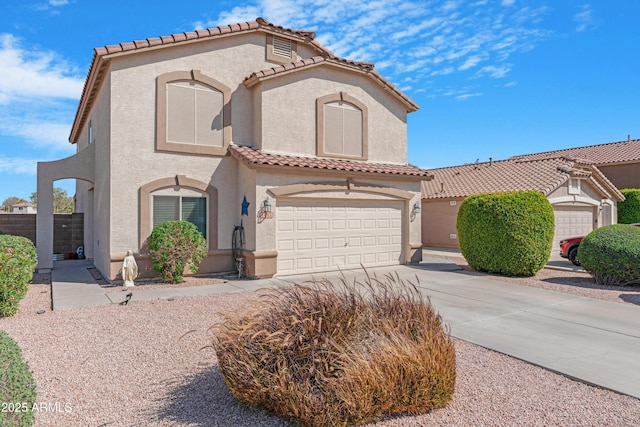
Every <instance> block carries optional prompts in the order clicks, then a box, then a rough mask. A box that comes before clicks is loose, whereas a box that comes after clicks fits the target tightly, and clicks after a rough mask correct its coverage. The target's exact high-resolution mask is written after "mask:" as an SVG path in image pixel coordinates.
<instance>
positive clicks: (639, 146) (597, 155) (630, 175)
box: [512, 137, 640, 189]
mask: <svg viewBox="0 0 640 427" xmlns="http://www.w3.org/2000/svg"><path fill="white" fill-rule="evenodd" d="M558 156H567V157H572V158H580V159H585V160H588V161H590V162H592V163H593V164H594V165H596V166H597V167H598V169H600V172H602V173H603V174H604V175H605V176H606V177H607V178H608V179H609V181H611V182H612V183H613V185H615V186H616V188H618V189H624V188H640V139H631V138H630V137H629V138H627V140H626V141H620V142H611V143H608V144H598V145H590V146H587V147H577V148H567V149H564V150H555V151H547V152H544V153H534V154H523V155H520V156H515V157H512V159H526V160H538V159H544V158H549V157H558Z"/></svg>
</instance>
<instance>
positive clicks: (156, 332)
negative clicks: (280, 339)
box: [0, 259, 640, 426]
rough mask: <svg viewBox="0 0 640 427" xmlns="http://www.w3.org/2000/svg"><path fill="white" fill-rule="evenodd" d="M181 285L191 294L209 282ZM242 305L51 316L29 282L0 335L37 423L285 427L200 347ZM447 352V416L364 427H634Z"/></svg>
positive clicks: (556, 279)
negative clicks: (33, 393) (26, 370)
mask: <svg viewBox="0 0 640 427" xmlns="http://www.w3.org/2000/svg"><path fill="white" fill-rule="evenodd" d="M456 262H459V263H460V264H461V265H464V260H460V259H457V260H456ZM45 279H46V278H45ZM189 280H190V281H191V282H192V284H194V285H195V284H199V283H203V282H206V280H207V279H193V278H191V279H189ZM501 280H507V281H509V282H513V283H514V286H522V285H526V286H537V287H543V288H547V289H554V290H558V291H562V292H569V293H574V294H578V295H584V296H590V297H594V298H601V299H606V300H610V301H616V302H619V303H622V304H640V290H639V289H638V287H635V288H621V289H614V288H610V289H609V288H607V289H599V288H598V287H596V286H595V285H593V284H592V283H591V280H590V278H589V276H587V275H585V274H581V273H571V272H559V271H554V270H546V269H545V270H543V271H542V272H540V273H539V274H538V276H536V278H535V279H501ZM40 281H41V282H42V281H43V280H42V278H40ZM45 281H46V280H45ZM252 297H255V294H254V293H243V294H233V295H223V296H210V297H197V298H180V299H175V300H171V301H160V300H158V301H150V302H135V301H133V302H132V303H130V304H129V305H127V306H119V305H112V306H102V307H93V308H83V309H74V310H62V311H56V312H53V311H51V310H50V306H51V305H50V286H49V285H47V284H33V285H30V289H29V293H28V295H27V297H26V298H25V300H23V301H22V304H21V312H20V313H19V314H18V315H16V316H14V317H12V318H5V319H0V329H3V330H5V331H7V332H8V333H9V335H10V336H12V337H13V338H14V339H15V340H16V341H18V343H19V344H20V346H21V347H22V349H23V352H24V355H25V358H26V359H27V361H28V362H29V365H30V367H31V369H32V370H33V372H34V377H35V379H36V383H37V387H38V403H40V404H42V403H44V404H47V405H48V408H52V409H54V410H53V411H51V410H49V411H42V412H41V413H39V414H38V415H37V416H36V426H289V425H291V424H289V423H287V422H285V421H283V420H281V419H279V418H276V417H273V416H270V415H268V414H266V413H264V412H262V411H260V410H256V409H252V408H247V407H243V406H241V405H240V404H238V403H237V402H236V401H235V400H234V398H233V397H232V396H231V395H230V394H229V392H228V390H227V388H226V386H225V384H224V381H223V379H222V376H221V374H220V371H219V369H218V367H217V362H216V357H215V353H214V351H213V349H212V348H211V347H210V339H209V336H210V332H209V331H208V329H209V327H210V326H212V325H213V324H215V323H216V322H218V321H220V320H221V317H220V313H221V312H222V311H225V310H241V309H242V306H243V304H244V303H245V302H246V301H247V299H248V298H252ZM38 310H45V312H44V313H43V314H37V311H38ZM456 355H457V364H458V380H457V384H456V393H455V397H454V401H453V402H452V403H451V404H450V405H449V406H448V407H447V408H444V409H441V410H437V411H434V412H432V413H429V414H425V415H417V416H410V415H407V416H403V417H394V418H390V419H386V420H382V421H380V422H378V423H375V424H374V425H376V426H426V425H435V426H453V425H455V426H477V425H485V426H531V425H545V426H556V425H558V426H559V425H562V426H614V425H615V426H635V425H637V424H638V420H639V419H640V400H638V399H635V398H632V397H628V396H622V395H619V394H616V393H614V392H610V391H606V390H601V389H598V388H595V387H591V386H588V385H585V384H582V383H578V382H575V381H572V380H570V379H568V378H565V377H563V376H561V375H557V374H554V373H552V372H548V371H546V370H544V369H541V368H538V367H535V366H532V365H529V364H527V363H525V362H522V361H519V360H516V359H513V358H510V357H508V356H504V355H501V354H498V353H495V352H492V351H489V350H486V349H483V348H481V347H477V346H475V345H472V344H469V343H466V342H464V341H459V340H456ZM56 403H58V404H59V405H58V406H56V405H55V404H56ZM65 404H66V406H65ZM67 410H68V411H67Z"/></svg>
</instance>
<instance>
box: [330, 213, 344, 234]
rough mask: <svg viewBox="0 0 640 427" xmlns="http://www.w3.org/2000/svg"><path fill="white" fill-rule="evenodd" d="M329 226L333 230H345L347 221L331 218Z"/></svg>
mask: <svg viewBox="0 0 640 427" xmlns="http://www.w3.org/2000/svg"><path fill="white" fill-rule="evenodd" d="M343 213H344V212H343ZM331 228H332V229H333V230H346V229H347V221H346V220H345V219H332V220H331Z"/></svg>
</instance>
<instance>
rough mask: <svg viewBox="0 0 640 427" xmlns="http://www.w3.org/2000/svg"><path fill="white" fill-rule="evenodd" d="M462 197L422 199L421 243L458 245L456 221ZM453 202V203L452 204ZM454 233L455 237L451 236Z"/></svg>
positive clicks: (426, 244) (447, 245)
mask: <svg viewBox="0 0 640 427" xmlns="http://www.w3.org/2000/svg"><path fill="white" fill-rule="evenodd" d="M463 200H464V197H456V198H449V199H433V200H422V211H421V212H420V213H421V216H422V244H423V245H425V246H441V247H449V248H457V247H459V243H458V237H457V236H458V231H457V229H456V221H457V219H458V210H459V209H460V204H462V201H463ZM453 203H455V204H453ZM452 235H455V238H452Z"/></svg>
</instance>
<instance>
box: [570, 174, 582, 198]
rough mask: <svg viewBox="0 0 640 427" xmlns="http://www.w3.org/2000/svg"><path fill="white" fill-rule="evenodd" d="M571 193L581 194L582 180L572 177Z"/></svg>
mask: <svg viewBox="0 0 640 427" xmlns="http://www.w3.org/2000/svg"><path fill="white" fill-rule="evenodd" d="M569 194H580V180H579V179H575V178H571V179H570V180H569Z"/></svg>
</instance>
